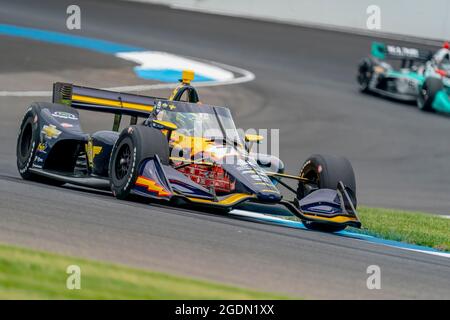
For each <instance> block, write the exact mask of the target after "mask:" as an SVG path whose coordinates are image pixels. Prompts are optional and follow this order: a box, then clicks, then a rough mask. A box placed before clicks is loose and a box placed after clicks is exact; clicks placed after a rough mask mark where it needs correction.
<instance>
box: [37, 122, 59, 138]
mask: <svg viewBox="0 0 450 320" xmlns="http://www.w3.org/2000/svg"><path fill="white" fill-rule="evenodd" d="M41 133H42V134H43V135H44V136H45V137H46V138H47V139H56V138H58V137H59V135H60V134H61V131H59V130H58V129H56V126H54V125H53V124H51V125H49V126H48V125H45V126H44V127H43V128H42V131H41Z"/></svg>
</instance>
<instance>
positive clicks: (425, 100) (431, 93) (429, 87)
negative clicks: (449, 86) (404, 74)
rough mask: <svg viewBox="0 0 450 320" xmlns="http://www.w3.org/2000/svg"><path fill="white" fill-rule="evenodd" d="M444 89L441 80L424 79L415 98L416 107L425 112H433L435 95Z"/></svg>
mask: <svg viewBox="0 0 450 320" xmlns="http://www.w3.org/2000/svg"><path fill="white" fill-rule="evenodd" d="M443 88H444V84H443V82H442V80H441V79H439V78H434V77H430V78H427V79H425V82H424V83H423V86H422V88H421V89H420V90H419V94H418V96H417V107H419V109H420V110H422V111H425V112H434V111H435V110H434V109H433V101H434V98H435V97H436V94H437V93H438V92H439V91H440V90H442V89H443Z"/></svg>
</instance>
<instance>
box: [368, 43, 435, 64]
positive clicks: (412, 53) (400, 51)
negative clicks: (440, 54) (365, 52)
mask: <svg viewBox="0 0 450 320" xmlns="http://www.w3.org/2000/svg"><path fill="white" fill-rule="evenodd" d="M371 54H372V56H373V57H375V58H378V59H381V60H385V59H390V60H403V61H404V62H405V63H406V61H410V62H414V61H422V62H425V61H428V60H430V59H431V58H432V56H433V52H432V51H430V50H424V49H417V48H410V47H404V46H398V45H392V44H385V43H382V42H372V47H371Z"/></svg>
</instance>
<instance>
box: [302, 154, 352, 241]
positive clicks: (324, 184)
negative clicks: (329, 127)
mask: <svg viewBox="0 0 450 320" xmlns="http://www.w3.org/2000/svg"><path fill="white" fill-rule="evenodd" d="M300 177H303V178H307V179H308V180H309V181H311V184H306V183H304V182H301V181H300V182H299V184H298V187H297V199H299V200H300V199H302V198H304V197H305V196H307V195H308V194H309V193H310V192H311V190H315V189H333V190H336V188H337V185H338V183H339V181H342V182H343V184H344V186H345V187H346V190H347V192H348V194H349V196H350V198H351V199H352V202H353V205H354V207H355V208H356V205H357V201H356V180H355V173H354V171H353V167H352V165H351V163H350V161H349V160H348V159H347V158H344V157H337V156H329V155H322V154H316V155H313V156H311V157H309V158H308V159H307V160H306V161H305V162H304V164H303V166H302V169H301V170H300ZM303 224H304V225H305V227H306V228H308V229H312V230H318V231H326V232H337V231H341V230H344V229H345V227H346V226H339V225H337V226H335V225H329V224H325V223H320V222H315V221H303Z"/></svg>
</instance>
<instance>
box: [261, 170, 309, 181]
mask: <svg viewBox="0 0 450 320" xmlns="http://www.w3.org/2000/svg"><path fill="white" fill-rule="evenodd" d="M266 174H267V175H268V176H269V177H270V176H275V177H280V178H288V179H295V180H300V181H308V179H306V178H303V177H299V176H293V175H290V174H285V173H278V172H266Z"/></svg>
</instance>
